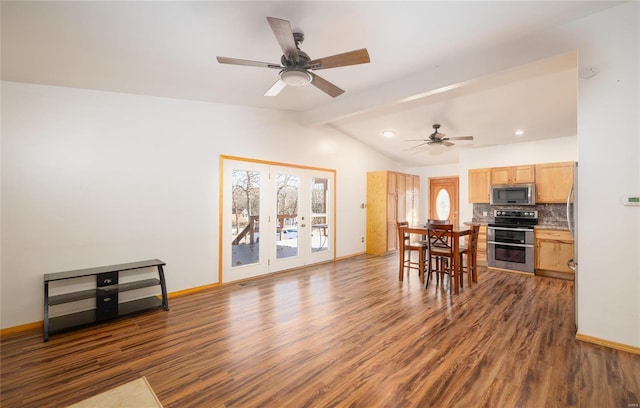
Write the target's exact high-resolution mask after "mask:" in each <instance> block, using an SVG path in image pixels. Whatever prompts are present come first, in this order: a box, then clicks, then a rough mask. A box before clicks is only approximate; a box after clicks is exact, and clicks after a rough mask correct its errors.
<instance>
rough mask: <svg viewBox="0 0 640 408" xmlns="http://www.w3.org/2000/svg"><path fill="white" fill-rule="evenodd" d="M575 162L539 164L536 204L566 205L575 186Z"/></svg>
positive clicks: (537, 166)
mask: <svg viewBox="0 0 640 408" xmlns="http://www.w3.org/2000/svg"><path fill="white" fill-rule="evenodd" d="M573 166H574V163H573V162H563V163H546V164H537V165H536V166H535V168H536V202H537V203H565V202H566V201H567V196H568V195H569V190H570V189H571V185H572V184H573Z"/></svg>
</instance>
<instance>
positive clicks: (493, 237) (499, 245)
mask: <svg viewBox="0 0 640 408" xmlns="http://www.w3.org/2000/svg"><path fill="white" fill-rule="evenodd" d="M533 239H534V238H533V230H531V229H526V228H506V227H488V228H487V262H488V266H489V267H494V268H501V269H509V270H516V271H522V272H529V273H533V272H534V255H533Z"/></svg>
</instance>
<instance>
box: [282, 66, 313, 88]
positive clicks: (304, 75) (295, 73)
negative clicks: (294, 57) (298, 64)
mask: <svg viewBox="0 0 640 408" xmlns="http://www.w3.org/2000/svg"><path fill="white" fill-rule="evenodd" d="M280 79H281V80H283V81H284V82H285V83H286V84H287V85H290V86H303V85H306V84H308V83H310V82H311V81H312V80H313V77H312V76H311V74H310V73H308V72H307V71H305V70H304V69H298V68H289V69H283V70H282V71H281V72H280Z"/></svg>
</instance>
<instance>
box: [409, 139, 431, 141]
mask: <svg viewBox="0 0 640 408" xmlns="http://www.w3.org/2000/svg"><path fill="white" fill-rule="evenodd" d="M428 141H429V139H404V142H428Z"/></svg>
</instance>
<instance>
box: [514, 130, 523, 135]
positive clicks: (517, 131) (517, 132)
mask: <svg viewBox="0 0 640 408" xmlns="http://www.w3.org/2000/svg"><path fill="white" fill-rule="evenodd" d="M522 135H524V130H522V129H518V130H516V136H522Z"/></svg>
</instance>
